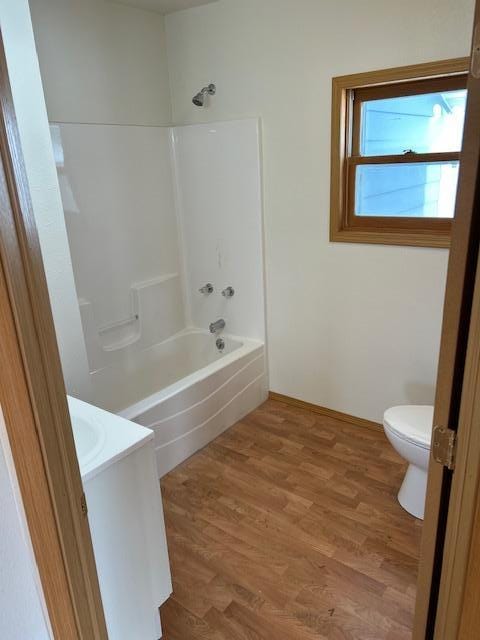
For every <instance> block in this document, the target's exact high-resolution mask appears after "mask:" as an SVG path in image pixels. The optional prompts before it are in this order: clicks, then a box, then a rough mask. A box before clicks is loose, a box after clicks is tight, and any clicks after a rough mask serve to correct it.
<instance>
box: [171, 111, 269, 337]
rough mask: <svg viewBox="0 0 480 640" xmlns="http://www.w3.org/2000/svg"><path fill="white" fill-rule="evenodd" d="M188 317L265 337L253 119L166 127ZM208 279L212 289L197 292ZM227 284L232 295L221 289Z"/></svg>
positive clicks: (257, 151)
mask: <svg viewBox="0 0 480 640" xmlns="http://www.w3.org/2000/svg"><path fill="white" fill-rule="evenodd" d="M173 132H174V133H173V140H174V154H175V167H176V176H177V187H178V208H179V216H180V220H181V229H182V234H181V235H182V239H183V252H184V263H185V271H186V278H185V283H186V293H187V295H186V299H187V304H188V309H189V322H190V324H192V325H193V326H195V327H201V328H203V329H208V326H209V324H210V323H211V322H213V321H214V320H217V319H219V318H223V319H224V320H225V322H226V327H225V331H226V332H227V333H230V334H233V335H237V336H245V337H247V338H257V339H259V340H265V298H264V273H263V271H264V264H263V228H262V189H261V168H260V146H259V143H260V140H259V130H258V121H257V120H254V119H245V120H236V121H231V122H215V123H214V124H212V125H193V126H187V127H174V128H173ZM207 282H211V283H212V284H213V285H214V287H215V291H214V292H213V293H212V294H210V295H202V294H201V293H199V288H200V287H202V286H203V285H205V284H206V283H207ZM227 286H231V287H233V288H234V290H235V295H234V296H233V297H232V298H226V297H224V296H222V295H221V292H222V290H223V289H225V288H226V287H227Z"/></svg>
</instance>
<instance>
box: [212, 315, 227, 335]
mask: <svg viewBox="0 0 480 640" xmlns="http://www.w3.org/2000/svg"><path fill="white" fill-rule="evenodd" d="M222 329H225V320H223V319H222V318H220V320H215V322H212V323H211V324H210V333H217V331H221V330H222Z"/></svg>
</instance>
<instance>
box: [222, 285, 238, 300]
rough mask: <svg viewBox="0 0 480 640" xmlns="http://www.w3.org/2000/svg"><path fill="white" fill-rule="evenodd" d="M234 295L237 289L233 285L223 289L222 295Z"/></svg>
mask: <svg viewBox="0 0 480 640" xmlns="http://www.w3.org/2000/svg"><path fill="white" fill-rule="evenodd" d="M234 295H235V289H234V288H233V287H227V288H226V289H224V290H223V291H222V296H224V298H233V296H234Z"/></svg>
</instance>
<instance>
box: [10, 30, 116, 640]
mask: <svg viewBox="0 0 480 640" xmlns="http://www.w3.org/2000/svg"><path fill="white" fill-rule="evenodd" d="M0 332H1V336H2V339H1V341H0V371H1V375H0V405H1V407H2V411H3V415H4V420H5V424H6V431H7V436H8V440H9V444H10V448H11V453H12V459H13V462H14V465H15V470H16V475H17V479H18V485H19V489H20V494H21V497H22V501H23V506H24V511H25V516H26V520H27V525H28V529H29V533H30V537H31V541H32V546H33V551H34V556H35V560H36V563H37V566H38V570H39V575H40V581H41V585H42V589H43V593H44V596H45V602H46V606H47V610H48V614H49V618H50V624H51V628H52V632H53V635H54V638H55V639H58V640H107V638H108V635H107V630H106V626H105V619H104V614H103V606H102V601H101V596H100V589H99V584H98V578H97V572H96V565H95V559H94V555H93V547H92V542H91V537H90V529H89V524H88V517H87V509H86V503H85V496H84V493H83V487H82V480H81V476H80V470H79V467H78V461H77V456H76V451H75V444H74V440H73V433H72V427H71V423H70V414H69V411H68V405H67V398H66V391H65V385H64V380H63V374H62V369H61V364H60V357H59V353H58V347H57V341H56V335H55V329H54V325H53V318H52V312H51V308H50V300H49V295H48V288H47V283H46V279H45V274H44V270H43V262H42V254H41V250H40V244H39V240H38V235H37V230H36V225H35V219H34V216H33V211H32V205H31V201H30V193H29V187H28V182H27V178H26V172H25V167H24V163H23V158H22V154H21V146H20V140H19V135H18V128H17V123H16V118H15V110H14V105H13V99H12V95H11V90H10V83H9V78H8V71H7V63H6V58H5V51H4V47H3V39H2V37H1V33H0Z"/></svg>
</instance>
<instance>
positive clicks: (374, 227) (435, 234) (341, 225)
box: [330, 58, 470, 247]
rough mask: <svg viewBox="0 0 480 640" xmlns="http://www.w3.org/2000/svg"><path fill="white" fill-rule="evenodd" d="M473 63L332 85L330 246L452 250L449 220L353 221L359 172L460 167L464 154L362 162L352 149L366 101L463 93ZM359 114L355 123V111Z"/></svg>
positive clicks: (375, 74)
mask: <svg viewBox="0 0 480 640" xmlns="http://www.w3.org/2000/svg"><path fill="white" fill-rule="evenodd" d="M469 64H470V60H469V58H454V59H450V60H439V61H435V62H427V63H424V64H416V65H410V66H404V67H396V68H392V69H380V70H376V71H368V72H364V73H356V74H351V75H346V76H339V77H335V78H333V79H332V138H331V145H332V153H331V158H332V164H331V180H330V240H331V241H332V242H349V243H351V242H353V243H368V244H386V245H404V246H405V245H410V246H423V247H448V246H449V245H450V229H451V225H452V219H451V218H424V217H422V218H420V217H417V218H407V217H404V216H398V217H394V216H354V215H353V209H354V198H355V184H352V179H353V180H354V179H355V172H356V170H357V167H358V166H360V165H362V163H363V164H388V163H390V164H392V161H393V163H396V162H399V163H401V162H408V163H414V162H425V161H427V162H432V161H433V162H442V161H443V162H449V161H451V162H456V161H457V160H458V159H459V156H460V154H459V153H458V152H447V153H446V154H445V155H444V154H441V155H439V154H434V155H433V154H432V155H431V154H414V153H411V154H402V155H399V156H393V157H392V156H390V155H382V156H365V157H361V156H360V154H359V153H354V151H358V145H357V147H356V148H355V147H354V136H353V133H354V130H353V129H354V124H355V125H357V128H358V123H359V122H360V121H359V119H358V115H360V114H361V108H362V107H361V105H362V103H363V102H365V101H367V100H373V99H379V100H380V99H384V98H391V97H396V96H398V97H400V96H403V95H412V94H421V93H422V92H423V93H430V92H436V91H448V90H452V91H455V90H459V89H463V88H467V87H466V80H467V77H468V69H469ZM355 110H358V114H356V117H355V122H354V117H353V115H354V111H355Z"/></svg>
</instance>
